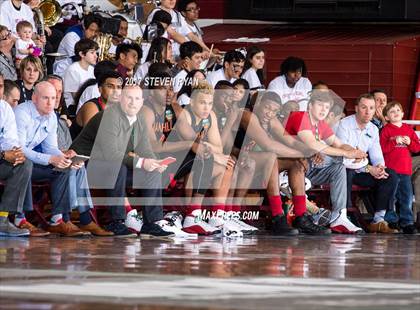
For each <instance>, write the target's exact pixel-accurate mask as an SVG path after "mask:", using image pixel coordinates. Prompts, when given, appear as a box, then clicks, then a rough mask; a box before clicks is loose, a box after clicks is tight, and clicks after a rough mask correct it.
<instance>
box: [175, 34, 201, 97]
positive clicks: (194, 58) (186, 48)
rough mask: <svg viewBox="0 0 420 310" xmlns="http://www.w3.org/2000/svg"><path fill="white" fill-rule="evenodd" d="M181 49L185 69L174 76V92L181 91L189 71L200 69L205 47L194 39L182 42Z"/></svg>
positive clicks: (182, 63)
mask: <svg viewBox="0 0 420 310" xmlns="http://www.w3.org/2000/svg"><path fill="white" fill-rule="evenodd" d="M179 50H180V55H181V65H182V67H183V69H182V70H181V71H179V72H178V74H177V75H176V76H175V78H174V82H173V87H174V93H178V92H179V91H180V89H181V87H182V85H183V84H184V81H185V77H186V76H187V74H188V72H190V71H191V70H198V69H200V65H201V63H202V62H203V55H202V53H203V48H202V47H201V46H200V45H199V44H198V43H196V42H193V41H188V42H185V43H182V44H181V47H180V49H179ZM187 82H188V81H187Z"/></svg>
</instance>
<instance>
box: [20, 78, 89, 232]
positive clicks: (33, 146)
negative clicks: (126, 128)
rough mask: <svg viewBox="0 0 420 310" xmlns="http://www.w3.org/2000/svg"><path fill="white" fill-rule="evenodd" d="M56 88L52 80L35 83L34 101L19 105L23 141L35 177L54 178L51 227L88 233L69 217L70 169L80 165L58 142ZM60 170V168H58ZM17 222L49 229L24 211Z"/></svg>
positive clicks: (29, 204) (29, 200) (29, 203)
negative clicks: (33, 221)
mask: <svg viewBox="0 0 420 310" xmlns="http://www.w3.org/2000/svg"><path fill="white" fill-rule="evenodd" d="M55 103H56V90H55V88H54V86H53V85H52V84H51V83H49V82H41V83H38V84H37V85H36V86H35V90H34V93H33V96H32V101H27V102H25V103H22V104H20V105H19V106H18V107H16V109H15V116H16V125H17V130H18V137H19V142H20V144H21V145H22V149H23V152H24V154H25V156H26V158H27V159H29V160H31V161H32V163H33V169H32V181H50V182H51V198H52V203H53V207H52V217H51V221H50V223H49V224H50V225H49V226H48V227H47V230H48V231H49V232H52V233H58V234H60V235H64V236H81V235H83V234H84V232H82V231H81V230H80V229H79V228H77V227H76V226H75V225H74V224H72V223H71V222H70V221H69V219H68V218H66V217H68V216H69V212H70V198H69V197H70V196H69V186H68V184H69V176H70V169H67V168H74V169H79V168H80V167H81V166H80V165H74V164H72V161H71V160H70V158H69V156H67V155H65V154H63V153H62V152H61V151H60V150H59V148H58V146H57V117H56V116H55V114H54V107H55ZM57 169H58V170H60V171H57ZM30 189H31V186H28V190H27V194H26V198H25V203H24V211H26V212H27V211H32V193H31V190H30ZM15 225H16V226H17V227H19V228H26V229H28V230H29V231H30V232H31V236H45V235H47V234H48V232H45V231H43V230H42V229H40V228H36V227H34V226H33V225H32V224H30V223H29V222H28V221H27V220H26V219H25V215H24V214H23V213H21V214H19V215H17V216H16V218H15Z"/></svg>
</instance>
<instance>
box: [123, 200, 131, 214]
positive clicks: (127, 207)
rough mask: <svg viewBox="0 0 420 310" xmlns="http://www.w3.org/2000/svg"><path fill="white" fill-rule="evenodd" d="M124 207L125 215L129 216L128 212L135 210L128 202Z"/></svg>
mask: <svg viewBox="0 0 420 310" xmlns="http://www.w3.org/2000/svg"><path fill="white" fill-rule="evenodd" d="M124 207H125V214H127V213H128V212H130V211H131V210H133V208H132V207H131V206H130V204H129V203H128V202H127V203H126V204H125V206H124Z"/></svg>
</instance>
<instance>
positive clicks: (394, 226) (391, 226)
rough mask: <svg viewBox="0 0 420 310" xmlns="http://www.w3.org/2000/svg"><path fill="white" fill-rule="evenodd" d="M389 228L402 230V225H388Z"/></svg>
mask: <svg viewBox="0 0 420 310" xmlns="http://www.w3.org/2000/svg"><path fill="white" fill-rule="evenodd" d="M388 227H389V228H391V229H396V230H400V225H399V224H398V223H388Z"/></svg>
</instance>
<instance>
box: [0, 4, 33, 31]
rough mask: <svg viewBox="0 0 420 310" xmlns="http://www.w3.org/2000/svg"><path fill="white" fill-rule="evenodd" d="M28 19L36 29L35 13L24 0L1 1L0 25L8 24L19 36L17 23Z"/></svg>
mask: <svg viewBox="0 0 420 310" xmlns="http://www.w3.org/2000/svg"><path fill="white" fill-rule="evenodd" d="M23 20H26V21H28V22H30V23H31V25H32V27H33V29H35V22H34V13H33V12H32V10H31V8H30V6H29V5H27V4H25V3H23V1H22V0H6V1H3V2H2V3H0V25H3V26H6V27H7V28H8V29H9V30H10V31H11V32H12V33H13V35H14V36H15V37H17V31H16V25H17V24H18V23H19V22H20V21H23Z"/></svg>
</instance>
